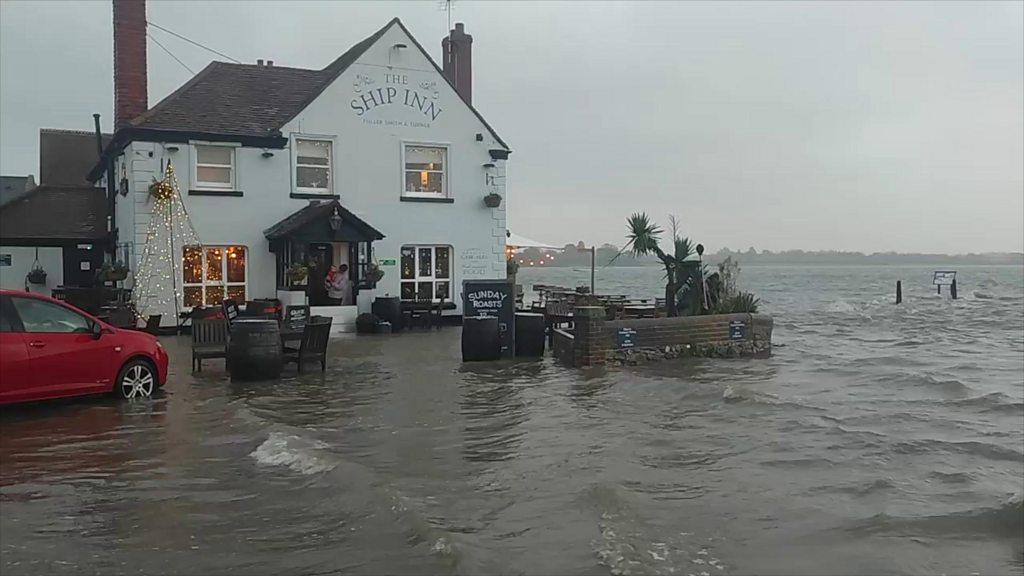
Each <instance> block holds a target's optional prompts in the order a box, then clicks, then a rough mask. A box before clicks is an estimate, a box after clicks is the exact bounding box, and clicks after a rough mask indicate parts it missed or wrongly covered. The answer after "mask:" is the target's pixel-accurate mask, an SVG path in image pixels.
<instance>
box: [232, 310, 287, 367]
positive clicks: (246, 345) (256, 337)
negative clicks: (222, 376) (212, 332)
mask: <svg viewBox="0 0 1024 576" xmlns="http://www.w3.org/2000/svg"><path fill="white" fill-rule="evenodd" d="M281 364H282V359H281V330H280V328H279V327H278V325H277V321H276V320H262V319H256V318H236V319H235V321H234V322H232V323H231V340H230V341H229V343H228V359H227V365H228V372H230V373H231V378H232V379H235V380H267V379H270V378H277V377H278V376H280V375H281Z"/></svg>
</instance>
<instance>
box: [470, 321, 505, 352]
mask: <svg viewBox="0 0 1024 576" xmlns="http://www.w3.org/2000/svg"><path fill="white" fill-rule="evenodd" d="M500 357H501V341H500V339H499V335H498V318H497V317H494V316H467V317H464V318H463V319H462V361H463V362H475V361H479V360H497V359H498V358H500Z"/></svg>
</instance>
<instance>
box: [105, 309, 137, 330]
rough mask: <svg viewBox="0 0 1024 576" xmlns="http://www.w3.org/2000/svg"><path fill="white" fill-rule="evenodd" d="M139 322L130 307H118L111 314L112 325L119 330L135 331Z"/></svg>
mask: <svg viewBox="0 0 1024 576" xmlns="http://www.w3.org/2000/svg"><path fill="white" fill-rule="evenodd" d="M137 321H138V319H137V318H136V317H135V311H134V310H132V309H131V308H129V307H128V306H118V307H117V308H115V309H114V311H113V312H111V313H110V324H111V325H113V326H115V327H117V328H127V329H129V330H134V329H135V325H136V323H137Z"/></svg>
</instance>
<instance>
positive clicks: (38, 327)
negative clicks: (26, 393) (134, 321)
mask: <svg viewBox="0 0 1024 576" xmlns="http://www.w3.org/2000/svg"><path fill="white" fill-rule="evenodd" d="M11 305H12V308H13V309H14V311H15V312H16V313H17V315H18V319H19V320H20V321H21V325H22V329H23V333H22V337H23V338H24V339H25V344H26V346H27V348H28V355H29V358H30V359H31V369H32V374H33V385H34V392H35V394H34V395H38V396H39V397H41V398H52V397H57V396H65V395H74V394H83V393H87V392H98V391H101V390H104V389H109V388H110V387H111V385H112V382H113V380H114V378H115V376H116V375H115V374H113V373H112V372H113V371H116V370H117V367H116V366H114V365H113V364H114V359H115V352H114V344H113V342H114V339H113V338H110V337H106V338H104V337H100V338H96V337H94V336H93V333H92V326H93V324H94V322H93V320H91V319H90V318H87V317H86V316H84V315H82V314H81V313H79V312H77V311H74V310H72V309H71V308H69V307H66V306H62V305H60V304H57V303H56V302H51V301H48V300H43V299H40V298H30V297H21V296H11Z"/></svg>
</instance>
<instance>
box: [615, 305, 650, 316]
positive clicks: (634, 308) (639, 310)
mask: <svg viewBox="0 0 1024 576" xmlns="http://www.w3.org/2000/svg"><path fill="white" fill-rule="evenodd" d="M657 311H658V310H657V307H656V306H654V305H653V304H634V305H630V306H623V307H622V314H623V315H624V316H626V317H629V318H654V316H655V314H656V313H657Z"/></svg>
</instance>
